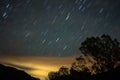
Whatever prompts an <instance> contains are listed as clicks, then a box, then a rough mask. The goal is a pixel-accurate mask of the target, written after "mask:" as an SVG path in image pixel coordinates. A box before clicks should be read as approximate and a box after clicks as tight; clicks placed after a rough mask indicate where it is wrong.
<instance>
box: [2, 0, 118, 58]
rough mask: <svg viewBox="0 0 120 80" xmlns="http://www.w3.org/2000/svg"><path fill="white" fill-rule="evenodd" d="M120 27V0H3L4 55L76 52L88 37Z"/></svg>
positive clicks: (110, 32)
mask: <svg viewBox="0 0 120 80" xmlns="http://www.w3.org/2000/svg"><path fill="white" fill-rule="evenodd" d="M119 30H120V0H4V1H0V55H40V56H70V55H75V54H78V53H80V52H79V50H78V48H79V46H80V44H81V42H82V41H83V40H84V39H85V38H86V37H90V36H100V35H102V34H104V33H105V34H109V35H111V36H112V37H114V38H117V39H118V40H120V36H119V35H120V31H119Z"/></svg>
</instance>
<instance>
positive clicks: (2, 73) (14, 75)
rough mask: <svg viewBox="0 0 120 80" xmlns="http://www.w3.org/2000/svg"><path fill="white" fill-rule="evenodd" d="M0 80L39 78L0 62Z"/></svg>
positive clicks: (33, 79)
mask: <svg viewBox="0 0 120 80" xmlns="http://www.w3.org/2000/svg"><path fill="white" fill-rule="evenodd" d="M0 80H40V79H37V78H34V77H31V76H30V75H28V74H27V73H25V72H24V71H21V70H17V69H15V68H13V67H8V66H3V65H1V64H0Z"/></svg>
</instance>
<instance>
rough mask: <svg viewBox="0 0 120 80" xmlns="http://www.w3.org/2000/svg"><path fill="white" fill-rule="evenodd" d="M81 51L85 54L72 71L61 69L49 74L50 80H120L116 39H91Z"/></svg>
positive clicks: (82, 45)
mask: <svg viewBox="0 0 120 80" xmlns="http://www.w3.org/2000/svg"><path fill="white" fill-rule="evenodd" d="M79 49H80V50H81V52H82V53H83V54H82V55H81V56H79V57H77V58H76V62H74V63H73V64H72V65H71V68H70V70H68V68H64V67H63V68H62V67H61V68H60V69H59V71H58V72H51V73H49V79H50V80H120V46H119V42H118V41H117V40H116V39H114V40H113V39H111V37H110V36H109V35H102V36H101V37H90V38H87V39H86V40H85V41H84V42H82V44H81V47H80V48H79ZM92 71H93V72H95V73H94V74H93V72H92ZM67 72H69V74H67ZM60 73H62V74H60Z"/></svg>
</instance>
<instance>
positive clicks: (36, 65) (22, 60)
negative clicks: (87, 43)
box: [0, 56, 76, 80]
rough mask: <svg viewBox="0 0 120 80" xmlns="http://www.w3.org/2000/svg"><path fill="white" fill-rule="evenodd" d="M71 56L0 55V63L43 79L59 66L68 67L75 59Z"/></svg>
mask: <svg viewBox="0 0 120 80" xmlns="http://www.w3.org/2000/svg"><path fill="white" fill-rule="evenodd" d="M75 58H76V57H75V56H71V57H39V56H1V57H0V63H1V64H4V65H8V66H12V67H15V68H17V69H20V70H23V71H25V72H27V73H28V74H30V75H31V76H33V77H36V78H40V79H41V80H44V79H45V78H46V77H47V75H48V73H49V72H51V71H58V69H59V68H60V67H61V66H66V67H68V68H69V67H70V66H71V63H73V62H74V61H75Z"/></svg>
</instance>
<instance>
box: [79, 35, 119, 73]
mask: <svg viewBox="0 0 120 80" xmlns="http://www.w3.org/2000/svg"><path fill="white" fill-rule="evenodd" d="M79 49H80V50H81V52H82V53H83V54H90V55H92V56H94V59H95V60H96V61H97V63H95V64H94V66H93V68H96V70H97V71H98V72H99V71H100V72H101V71H106V69H107V70H110V69H112V68H114V67H115V65H117V62H118V61H120V46H119V42H118V41H117V39H112V38H111V37H110V36H109V35H105V34H104V35H102V36H101V37H90V38H87V39H86V40H85V41H84V42H82V44H81V47H80V48H79Z"/></svg>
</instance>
